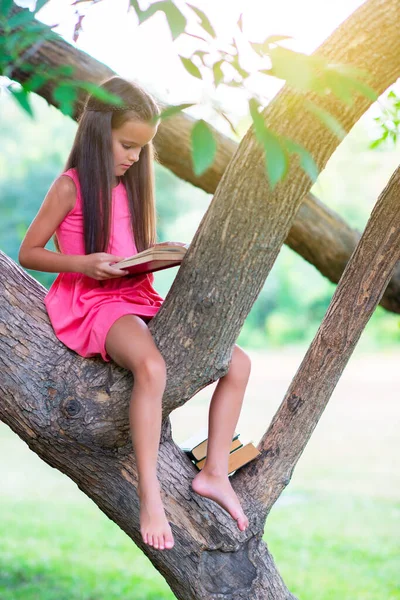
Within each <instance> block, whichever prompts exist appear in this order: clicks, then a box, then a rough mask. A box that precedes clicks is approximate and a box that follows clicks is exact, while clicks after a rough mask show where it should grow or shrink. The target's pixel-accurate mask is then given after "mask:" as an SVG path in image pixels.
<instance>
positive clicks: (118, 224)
mask: <svg viewBox="0 0 400 600" xmlns="http://www.w3.org/2000/svg"><path fill="white" fill-rule="evenodd" d="M63 175H67V176H69V177H71V179H72V180H73V181H74V182H75V186H76V189H77V199H76V203H75V206H74V208H73V209H72V210H71V211H70V212H69V213H68V214H67V216H66V217H65V219H64V220H63V221H62V222H61V223H60V225H59V227H58V228H57V230H56V233H57V237H58V241H59V245H60V250H61V252H62V253H63V254H85V245H84V238H83V213H82V197H81V192H80V185H79V179H78V174H77V172H76V170H75V169H69V170H68V171H65V173H63ZM107 252H108V253H110V254H114V255H115V256H124V257H128V256H131V255H133V254H137V252H138V251H137V248H136V245H135V240H134V238H133V235H132V228H131V216H130V212H129V205H128V198H127V193H126V189H125V186H124V184H123V183H122V181H120V183H119V184H118V185H117V186H116V187H115V188H114V189H113V193H112V222H111V232H110V243H109V246H108V249H107ZM153 281H154V275H153V274H152V273H148V274H147V275H137V276H130V275H125V276H122V277H117V278H113V279H105V280H102V281H98V280H97V279H93V278H92V277H88V276H87V275H83V274H82V273H60V274H59V275H58V276H57V278H56V279H55V281H54V282H53V284H52V285H51V287H50V289H49V291H48V293H47V294H46V296H45V305H46V309H47V312H48V315H49V318H50V321H51V324H52V326H53V329H54V332H55V334H56V336H57V337H58V339H59V340H61V342H63V343H64V344H65V345H66V346H68V348H71V350H74V351H75V352H77V353H78V354H80V355H81V356H85V357H88V356H95V355H96V354H101V356H102V357H103V359H104V360H105V361H107V362H108V361H109V360H110V356H109V355H108V354H107V352H106V349H105V340H106V335H107V333H108V331H109V329H110V327H111V325H112V324H113V323H114V322H115V321H116V320H117V319H119V317H122V316H123V315H138V316H141V317H143V319H144V320H146V321H147V320H149V319H151V318H152V317H154V315H155V314H156V313H157V312H158V310H159V309H160V307H161V305H162V303H163V301H164V300H163V298H162V297H161V296H159V294H158V293H157V292H156V290H155V289H154V288H153V286H152V283H153Z"/></svg>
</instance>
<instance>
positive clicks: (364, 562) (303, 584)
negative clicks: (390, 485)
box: [265, 493, 400, 600]
mask: <svg viewBox="0 0 400 600" xmlns="http://www.w3.org/2000/svg"><path fill="white" fill-rule="evenodd" d="M290 497H291V495H290V494H284V495H283V496H282V499H285V498H287V499H288V500H290ZM299 498H302V500H299V502H293V503H291V502H288V503H287V504H286V503H285V502H282V503H281V504H280V505H277V506H276V507H275V508H274V509H273V510H272V511H271V514H270V517H269V519H268V520H267V527H266V529H265V539H266V541H267V543H268V547H269V549H270V551H271V552H272V554H273V556H274V559H275V562H276V564H277V566H278V569H279V571H280V573H281V575H282V577H283V579H284V581H285V583H286V585H287V586H288V587H289V589H290V591H291V592H292V593H294V594H295V595H297V596H298V597H299V598H301V600H395V599H400V575H399V573H400V559H399V550H400V545H399V533H400V506H399V505H398V504H396V503H395V502H393V501H385V500H381V499H379V500H376V499H370V498H363V497H361V496H360V497H357V496H348V495H343V494H340V493H337V494H334V495H332V494H304V495H303V496H302V495H300V494H299Z"/></svg>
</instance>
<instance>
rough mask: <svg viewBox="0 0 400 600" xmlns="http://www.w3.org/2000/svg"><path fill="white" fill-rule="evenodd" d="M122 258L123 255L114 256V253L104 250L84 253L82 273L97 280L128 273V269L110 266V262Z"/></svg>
mask: <svg viewBox="0 0 400 600" xmlns="http://www.w3.org/2000/svg"><path fill="white" fill-rule="evenodd" d="M124 258H125V257H124V256H114V254H107V253H106V252H94V253H93V254H86V255H85V256H83V257H82V259H83V260H82V273H83V274H84V275H87V276H88V277H92V278H93V279H97V280H99V281H101V280H103V279H114V278H115V277H122V276H123V275H129V271H124V270H123V269H118V268H117V267H113V266H112V263H116V262H119V261H120V260H123V259H124Z"/></svg>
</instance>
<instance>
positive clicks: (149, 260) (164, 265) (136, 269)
mask: <svg viewBox="0 0 400 600" xmlns="http://www.w3.org/2000/svg"><path fill="white" fill-rule="evenodd" d="M188 248H189V244H180V243H178V242H163V243H162V244H157V245H156V246H152V247H151V248H147V249H146V250H143V252H139V253H138V254H134V255H133V256H129V257H128V258H124V260H120V261H119V262H117V263H114V264H113V265H112V266H113V267H117V268H118V269H124V271H129V274H130V275H144V274H145V273H152V272H154V271H161V270H162V269H169V268H170V267H176V266H178V265H180V264H181V262H182V260H183V257H184V256H185V254H186V252H187V250H188Z"/></svg>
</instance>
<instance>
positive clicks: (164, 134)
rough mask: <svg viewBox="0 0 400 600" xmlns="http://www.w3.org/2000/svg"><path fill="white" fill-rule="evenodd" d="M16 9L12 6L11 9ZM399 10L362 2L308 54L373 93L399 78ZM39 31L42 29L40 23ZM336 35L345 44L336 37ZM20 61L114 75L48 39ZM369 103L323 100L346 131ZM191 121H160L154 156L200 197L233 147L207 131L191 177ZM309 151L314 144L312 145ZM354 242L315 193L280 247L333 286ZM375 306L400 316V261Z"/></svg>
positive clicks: (392, 1)
mask: <svg viewBox="0 0 400 600" xmlns="http://www.w3.org/2000/svg"><path fill="white" fill-rule="evenodd" d="M21 10H22V9H20V8H18V7H16V8H15V11H21ZM399 12H400V11H399V5H398V0H370V1H369V2H366V3H365V4H364V5H363V6H361V8H360V9H359V10H358V11H356V14H353V15H352V16H351V17H350V18H351V19H353V20H354V27H352V28H350V29H351V31H352V33H351V34H350V36H349V34H348V33H346V32H347V31H348V30H350V29H349V28H348V27H347V26H345V25H342V26H341V27H340V28H339V29H338V30H337V31H336V32H335V33H334V34H333V35H332V36H331V37H330V38H329V40H327V41H326V42H325V43H324V44H322V46H321V47H320V48H319V49H318V50H317V51H316V54H321V55H323V56H326V57H327V58H329V60H330V61H331V62H332V63H337V62H343V63H349V64H354V65H357V66H359V67H360V68H361V69H364V70H366V71H369V72H370V73H371V75H372V79H371V85H372V87H373V88H374V89H375V90H376V91H377V92H378V93H379V94H381V93H382V92H384V91H385V90H386V89H387V88H388V87H389V86H390V85H391V84H392V83H394V81H396V80H397V78H398V77H399V75H400V62H399V60H398V56H399V53H400V36H399V35H398V23H399V20H400V15H399ZM44 28H45V29H46V30H48V28H47V27H46V26H44ZM382 31H385V35H384V36H382V35H381V32H382ZM0 33H1V32H0ZM343 34H344V35H345V39H343V38H342V36H343ZM353 34H354V37H353V38H352V37H351V36H352V35H353ZM371 40H372V41H371ZM372 47H373V48H374V51H373V52H372V51H371V48H372ZM25 60H26V62H28V63H29V64H31V65H33V66H35V65H38V66H39V65H47V66H48V67H49V68H52V67H58V66H60V65H71V66H73V67H74V69H75V74H76V79H79V80H84V81H91V82H99V81H101V80H103V79H105V78H107V77H109V76H111V75H112V74H114V71H112V70H111V69H109V68H108V67H106V66H105V65H104V64H102V63H100V62H99V61H97V60H95V59H94V58H92V57H91V56H89V55H88V54H86V53H85V52H82V51H81V50H78V49H77V48H75V47H73V46H72V45H71V44H68V43H67V42H65V41H64V40H62V38H60V37H59V36H56V35H54V39H52V40H50V41H47V40H39V41H38V43H37V44H35V45H34V46H33V47H32V48H31V49H30V50H29V51H28V54H27V55H26V58H25ZM12 75H13V78H14V79H15V80H17V81H20V82H24V81H26V80H27V78H28V76H29V74H28V73H27V72H26V71H24V70H23V69H22V68H21V67H18V68H16V69H14V71H13V74H12ZM38 93H39V94H40V95H42V96H43V97H44V98H45V99H46V100H47V101H48V102H50V103H52V104H55V105H57V104H56V103H55V101H54V99H53V95H52V94H53V85H52V84H46V85H44V86H42V87H41V88H40V89H39V90H38ZM82 101H83V98H80V100H79V102H78V104H77V110H76V115H77V114H79V112H80V110H81V106H82ZM370 103H371V102H370V100H368V99H366V98H364V99H363V101H362V102H358V103H357V104H356V106H355V107H353V110H352V111H345V113H344V114H343V113H342V108H341V106H340V105H339V102H338V101H337V100H336V99H334V98H331V103H330V104H335V105H336V106H337V107H339V110H338V111H336V112H338V116H339V120H342V116H343V117H344V119H343V125H344V127H345V129H346V130H349V129H350V128H351V127H352V125H354V123H355V122H356V121H357V120H358V119H359V118H360V117H361V116H362V114H363V113H364V112H365V110H366V108H367V107H368V106H369V105H370ZM160 104H161V103H160ZM328 108H329V106H328ZM193 124H194V119H193V118H192V117H190V116H189V115H187V114H185V113H181V114H179V115H177V116H175V117H171V118H170V119H168V120H166V121H164V122H163V123H162V124H161V126H160V127H159V130H158V133H157V135H156V137H155V139H154V143H155V147H156V150H157V153H158V157H159V160H160V162H161V164H163V165H164V166H166V167H167V168H169V169H170V170H171V171H172V172H174V173H175V174H176V175H177V176H178V177H180V178H181V179H184V180H185V181H189V182H190V183H192V184H193V185H196V186H198V187H200V188H202V189H204V190H205V191H206V192H209V193H214V192H215V190H216V188H217V185H218V183H219V181H220V179H221V177H222V175H223V173H224V171H225V169H226V167H227V165H228V163H229V161H230V160H231V158H232V156H233V155H234V153H235V152H236V150H237V147H238V145H237V143H236V142H234V141H233V140H231V139H229V138H228V137H226V136H224V135H223V134H221V133H220V132H219V131H218V130H216V129H213V134H214V137H215V139H216V141H217V148H218V150H217V154H216V158H215V161H214V163H213V165H212V166H211V167H210V168H209V169H208V170H207V171H206V172H205V173H204V174H203V175H201V176H200V177H197V176H195V175H194V173H193V170H192V160H191V151H190V148H191V142H190V131H191V128H192V127H193ZM329 136H330V137H331V134H328V133H327V132H326V130H322V131H321V139H320V140H318V142H319V144H320V148H321V152H322V153H324V157H323V162H324V163H325V162H326V160H327V158H328V157H329V156H330V155H331V153H332V148H331V147H330V145H329V143H327V138H329ZM335 144H336V142H335ZM314 146H315V147H316V146H317V143H316V144H315V145H314ZM359 238H360V234H359V233H358V232H357V231H355V230H353V229H351V228H350V227H348V225H347V224H346V223H345V221H343V219H341V218H340V217H339V216H338V215H337V214H336V213H335V212H333V211H332V210H330V209H328V208H327V207H326V206H324V205H323V203H322V202H320V201H318V200H317V198H315V196H313V195H312V194H310V193H307V194H306V195H305V197H304V198H303V202H302V204H301V206H300V208H299V210H298V213H297V215H296V218H295V220H294V221H293V223H292V226H291V229H290V231H289V233H288V235H287V238H286V240H285V243H286V244H287V245H288V246H289V247H290V248H292V250H294V251H295V252H297V253H298V254H300V255H301V256H302V257H303V258H304V259H305V260H307V261H308V262H310V263H311V264H312V265H314V266H315V267H316V268H317V269H318V270H319V271H320V272H321V273H322V274H323V275H324V276H325V277H327V278H328V279H330V281H332V282H333V283H337V282H338V281H339V279H340V276H341V274H342V273H343V270H344V267H345V265H346V263H347V261H348V259H349V258H350V256H351V254H352V252H353V250H354V248H355V246H356V243H357V241H358V240H359ZM381 305H382V306H383V307H384V308H385V309H387V310H389V311H392V312H395V313H400V263H399V265H397V267H396V269H395V271H394V275H393V278H392V280H391V281H390V282H389V284H388V287H387V290H386V292H385V294H384V295H383V297H382V300H381Z"/></svg>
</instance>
